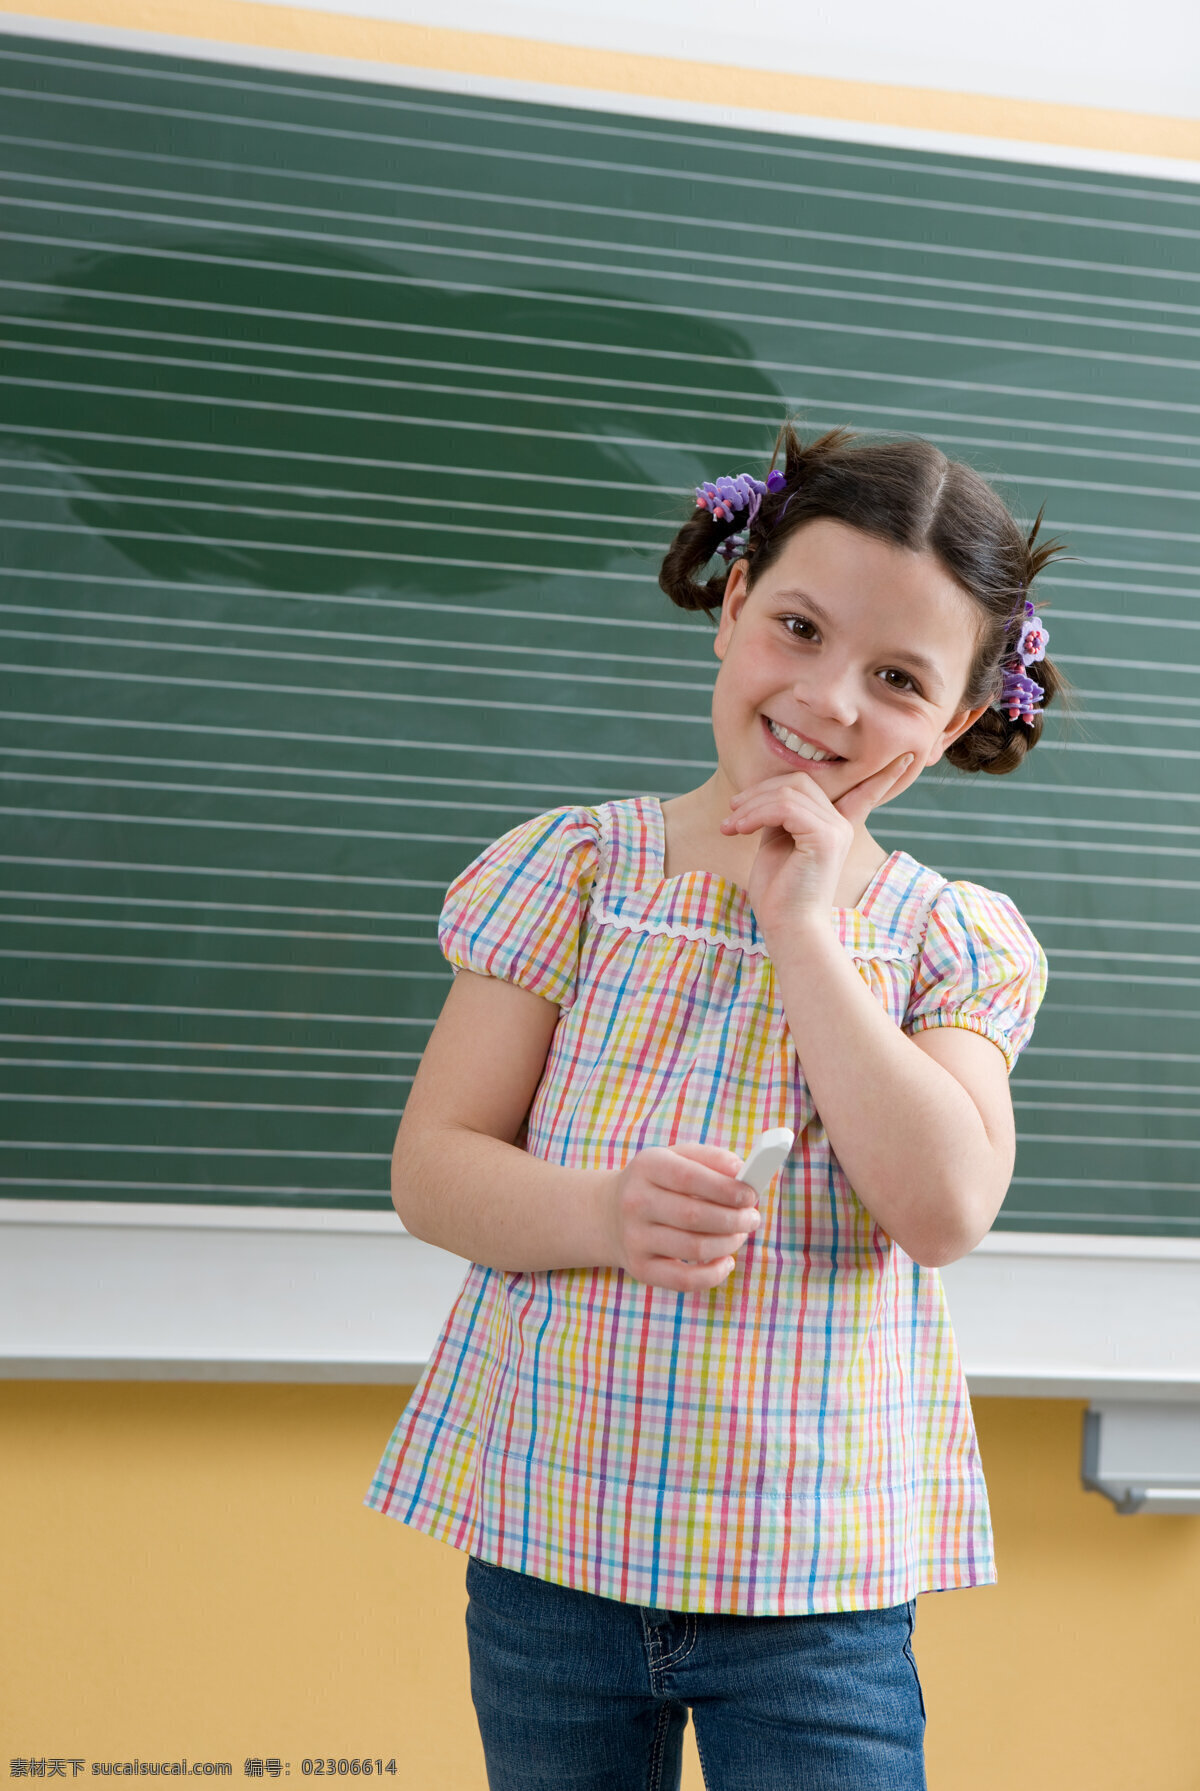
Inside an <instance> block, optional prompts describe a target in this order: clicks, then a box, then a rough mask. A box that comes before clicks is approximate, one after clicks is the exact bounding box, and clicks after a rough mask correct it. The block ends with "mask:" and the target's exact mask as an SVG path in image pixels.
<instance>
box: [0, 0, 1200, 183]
mask: <svg viewBox="0 0 1200 1791" xmlns="http://www.w3.org/2000/svg"><path fill="white" fill-rule="evenodd" d="M5 11H7V12H13V13H20V14H22V15H32V16H35V17H38V18H44V19H69V20H75V21H76V22H78V23H82V24H86V25H92V26H96V25H100V26H107V27H116V28H119V29H121V30H126V31H156V32H168V33H174V34H175V35H176V36H179V37H191V38H208V39H211V40H212V42H213V44H214V46H218V45H220V44H221V43H228V44H243V45H254V46H257V47H258V48H259V49H276V50H289V51H300V52H303V53H307V54H310V55H316V56H350V57H355V58H358V59H360V60H362V61H365V62H383V63H389V64H392V65H398V66H402V67H408V68H431V69H443V70H451V71H453V72H454V73H456V74H470V75H487V76H493V77H501V78H504V79H508V80H513V81H542V82H546V83H549V84H551V85H553V86H560V87H584V88H593V89H597V90H599V91H601V92H607V93H629V94H638V95H641V96H642V97H651V98H656V99H671V100H689V101H693V102H698V103H701V104H706V105H715V106H750V107H756V108H760V109H762V110H765V111H768V112H784V113H790V114H793V115H797V116H801V117H810V118H838V119H846V120H850V121H852V122H854V123H860V124H862V123H867V124H886V125H901V126H903V127H905V128H907V129H911V130H922V131H965V132H967V133H968V134H969V135H972V136H979V137H1006V138H1009V139H1012V140H1015V141H1018V142H1025V143H1057V144H1069V145H1073V146H1074V147H1077V148H1087V149H1110V150H1123V151H1125V152H1127V153H1129V154H1136V155H1158V156H1177V157H1183V158H1185V159H1188V160H1191V161H1200V120H1197V119H1193V118H1164V117H1158V116H1150V115H1147V114H1145V113H1137V112H1117V111H1112V110H1108V109H1105V108H1103V107H1099V106H1067V105H1056V104H1053V103H1050V102H1048V101H1045V100H1022V99H1003V98H997V97H995V96H993V95H989V94H980V93H944V92H942V91H941V90H940V89H938V88H933V87H897V86H890V85H887V84H885V83H882V82H872V81H838V80H832V79H829V78H828V77H825V76H817V75H793V74H780V73H772V72H767V71H762V70H755V69H739V68H730V67H729V66H728V65H727V64H724V63H722V62H720V61H714V62H692V61H687V60H685V59H683V58H678V59H676V58H674V57H670V58H668V57H665V56H640V55H634V54H631V53H629V52H625V51H614V50H588V49H577V48H573V47H571V46H569V45H566V44H550V43H540V42H535V41H532V40H529V39H525V38H518V37H504V36H500V35H499V34H495V33H486V32H471V31H450V30H445V29H442V28H439V27H437V26H432V25H404V24H398V23H393V22H390V21H388V20H385V19H364V18H355V17H353V16H352V15H351V16H348V15H346V14H344V13H322V12H319V11H315V10H310V9H309V8H308V7H295V6H276V5H271V6H262V5H256V4H255V3H254V0H0V12H5ZM216 53H217V54H219V50H217V51H216ZM1030 54H1031V55H1034V56H1036V54H1037V46H1036V44H1032V45H1031V46H1030Z"/></svg>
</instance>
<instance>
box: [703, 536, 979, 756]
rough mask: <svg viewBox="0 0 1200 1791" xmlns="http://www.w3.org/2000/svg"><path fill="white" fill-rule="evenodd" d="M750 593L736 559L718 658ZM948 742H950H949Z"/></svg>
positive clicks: (718, 639)
mask: <svg viewBox="0 0 1200 1791" xmlns="http://www.w3.org/2000/svg"><path fill="white" fill-rule="evenodd" d="M749 595H750V592H749V589H748V587H747V584H746V562H745V560H735V561H734V562H733V566H732V569H731V570H730V574H729V577H728V579H727V580H726V582H725V596H724V599H723V600H722V603H721V620H720V623H719V624H718V627H717V632H716V636H715V638H714V640H713V652H714V653H715V654H716V656H717V658H718V659H724V657H725V654H726V651H727V649H728V647H729V641H730V637H731V636H732V634H733V625H734V623H735V622H736V621H737V619H738V617H739V616H740V615H741V613H742V610H743V609H744V608H745V606H746V598H747V597H748V596H749ZM947 744H949V743H948V742H947Z"/></svg>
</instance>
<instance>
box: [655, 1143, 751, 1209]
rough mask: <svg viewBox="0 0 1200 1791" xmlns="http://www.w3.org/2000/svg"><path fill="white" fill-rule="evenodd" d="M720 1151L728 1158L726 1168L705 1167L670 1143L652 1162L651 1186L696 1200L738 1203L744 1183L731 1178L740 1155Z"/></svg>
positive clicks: (738, 1204)
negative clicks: (661, 1156)
mask: <svg viewBox="0 0 1200 1791" xmlns="http://www.w3.org/2000/svg"><path fill="white" fill-rule="evenodd" d="M693 1148H694V1147H693ZM720 1155H721V1157H722V1158H723V1159H725V1160H726V1161H728V1164H729V1167H728V1168H725V1169H718V1168H712V1167H709V1166H708V1165H706V1164H704V1163H702V1162H698V1161H697V1160H696V1159H695V1158H693V1157H690V1156H685V1155H684V1154H683V1152H682V1151H680V1150H678V1149H677V1148H676V1147H675V1146H672V1147H671V1149H670V1150H668V1151H667V1152H666V1153H665V1154H664V1156H663V1158H662V1160H661V1162H659V1163H657V1164H655V1165H653V1166H652V1172H651V1180H652V1181H653V1183H654V1185H655V1187H658V1188H663V1189H665V1190H666V1192H667V1193H669V1194H689V1195H691V1196H692V1197H693V1198H694V1199H696V1200H709V1201H715V1202H716V1204H717V1205H718V1206H726V1207H727V1206H741V1205H742V1204H743V1201H744V1199H745V1184H744V1183H743V1182H739V1181H737V1180H735V1177H736V1175H737V1172H738V1171H739V1170H740V1169H741V1167H742V1163H741V1158H740V1157H734V1156H733V1155H732V1153H731V1152H727V1151H722V1152H721V1153H720ZM739 1190H740V1192H739Z"/></svg>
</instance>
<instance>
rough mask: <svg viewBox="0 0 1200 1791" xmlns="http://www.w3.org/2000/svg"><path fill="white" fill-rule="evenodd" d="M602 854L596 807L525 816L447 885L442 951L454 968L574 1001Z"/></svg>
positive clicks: (568, 1003)
mask: <svg viewBox="0 0 1200 1791" xmlns="http://www.w3.org/2000/svg"><path fill="white" fill-rule="evenodd" d="M599 859H600V823H599V819H598V817H597V816H596V814H595V813H594V811H593V810H591V809H588V808H556V809H551V810H550V811H549V812H548V813H546V814H544V815H535V816H534V817H533V819H532V820H530V821H523V822H522V823H521V825H520V826H519V827H514V828H513V829H512V830H511V831H510V832H509V833H506V834H504V835H503V836H502V837H501V838H500V839H498V840H496V841H495V842H494V844H492V845H490V846H488V847H487V848H486V850H484V851H483V852H481V853H480V854H479V856H478V858H476V859H475V860H474V861H473V862H472V863H471V864H469V865H468V866H467V868H466V870H465V871H461V872H460V873H459V875H458V876H457V877H456V878H455V879H454V882H453V883H452V884H451V885H450V888H449V889H448V890H447V892H446V900H445V902H444V904H443V906H442V912H441V917H440V919H439V921H438V944H439V945H440V946H441V948H442V952H443V955H444V956H445V957H446V958H447V959H448V961H449V962H450V963H451V964H452V965H453V966H454V969H455V971H456V972H457V971H459V970H474V971H477V972H478V973H479V975H481V976H496V977H499V978H501V979H502V981H504V982H510V983H516V984H517V985H518V986H519V987H520V988H522V989H529V990H530V991H531V992H532V993H533V994H534V995H541V996H544V998H545V999H546V1000H547V1001H553V1002H556V1003H557V1004H558V1006H559V1007H562V1008H567V1007H570V1006H571V1004H572V1002H573V1001H574V999H575V987H576V980H577V977H578V972H579V946H580V936H581V933H582V928H583V918H584V914H585V912H586V910H587V904H588V899H589V897H590V895H591V890H592V885H593V883H594V882H595V878H596V872H597V868H598V865H599Z"/></svg>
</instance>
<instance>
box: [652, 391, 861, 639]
mask: <svg viewBox="0 0 1200 1791" xmlns="http://www.w3.org/2000/svg"><path fill="white" fill-rule="evenodd" d="M852 440H853V431H852V430H849V429H830V430H827V431H826V433H825V434H824V435H822V436H820V437H819V438H818V439H817V440H816V441H814V442H810V444H809V445H808V447H805V446H804V445H803V443H802V442H801V440H800V437H799V436H798V435H797V434H796V431H795V429H794V428H793V426H792V424H791V423H790V422H788V423H785V424H784V425H783V428H782V429H781V430H780V431H779V434H778V436H777V437H776V438H775V449H774V452H773V453H772V455H771V464H770V468H769V470H768V474H767V490H766V491H765V492H764V494H763V497H762V504H761V508H760V509H759V511H758V513H757V515H756V516H755V518H754V521H753V522H752V523H751V524H750V526H749V528H746V527H745V526H744V519H743V518H742V517H741V516H739V515H738V514H736V513H735V514H734V515H732V516H730V517H724V518H722V517H718V516H714V515H713V514H711V512H710V511H709V510H707V509H704V508H702V507H701V506H700V505H697V507H696V509H695V511H694V512H693V514H692V516H691V517H689V519H688V521H687V522H685V523H684V525H683V527H682V528H681V529H680V531H679V533H678V534H677V535H676V537H675V539H674V541H672V543H671V545H670V547H669V548H668V549H667V553H666V557H665V558H664V560H663V563H662V568H661V570H660V572H659V575H658V582H659V586H660V588H661V589H662V590H663V591H665V593H666V595H667V596H668V597H669V598H670V599H671V602H672V603H674V604H677V605H678V606H679V608H680V609H702V610H705V611H707V613H708V614H709V616H710V617H714V619H715V615H714V612H717V611H719V610H720V608H721V605H722V603H723V602H724V600H725V584H726V581H727V579H728V577H729V568H730V567H731V566H732V565H733V563H734V561H735V560H739V559H744V560H746V561H747V562H748V564H749V566H750V568H751V572H752V573H753V568H754V565H755V562H756V560H757V559H759V558H760V557H761V555H762V551H763V548H764V545H765V543H766V541H767V540H768V538H769V537H771V536H772V534H773V533H774V532H775V531H776V530H777V528H778V525H779V524H780V523H781V522H782V521H783V520H784V518H785V515H786V514H787V513H788V511H789V508H790V507H794V506H793V505H792V500H793V499H794V498H795V497H796V496H797V494H798V493H799V492H800V491H802V490H803V489H804V486H805V484H806V481H807V480H808V478H809V477H810V475H811V473H812V472H813V470H814V469H815V468H816V467H818V466H819V465H821V464H822V463H823V462H824V461H826V460H827V459H829V458H830V457H831V456H833V455H836V454H837V452H838V450H839V449H841V448H843V447H844V446H846V445H847V444H848V443H849V442H850V441H852ZM781 458H782V461H783V465H782V467H780V464H779V463H780V459H781ZM698 489H699V488H698ZM799 520H800V513H799V511H797V513H796V521H797V522H798V521H799ZM717 555H720V556H721V558H723V559H724V560H725V562H726V565H725V570H724V571H722V572H718V573H715V574H714V575H713V576H712V577H710V578H707V579H699V578H697V576H696V574H697V573H699V572H702V571H703V570H704V569H705V567H706V566H707V565H708V563H709V561H710V560H712V559H713V558H714V557H715V556H717Z"/></svg>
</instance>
